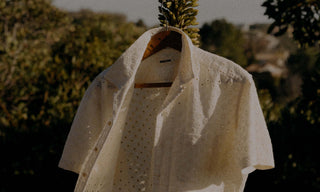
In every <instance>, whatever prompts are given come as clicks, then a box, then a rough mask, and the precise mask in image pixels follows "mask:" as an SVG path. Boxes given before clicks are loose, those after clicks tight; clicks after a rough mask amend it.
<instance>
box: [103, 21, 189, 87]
mask: <svg viewBox="0 0 320 192" xmlns="http://www.w3.org/2000/svg"><path fill="white" fill-rule="evenodd" d="M163 30H166V29H165V28H164V27H158V28H154V29H150V30H148V31H146V32H145V33H144V34H142V35H141V36H140V37H139V38H138V39H137V40H136V41H135V42H134V43H133V44H132V45H131V46H130V47H129V48H128V49H127V50H126V51H125V52H124V53H123V54H122V55H121V56H120V57H119V59H118V60H117V61H116V62H115V63H114V64H113V65H112V66H111V67H109V68H108V69H107V71H106V73H105V78H106V79H107V80H108V81H110V82H111V83H112V84H114V85H115V86H116V87H117V88H118V89H121V88H123V86H128V85H131V84H132V83H133V81H134V78H135V75H136V73H137V69H138V68H139V65H140V63H141V60H142V57H143V54H144V51H145V49H146V47H147V45H148V43H149V41H150V39H151V37H152V36H153V35H155V34H157V33H159V32H161V31H163ZM168 30H171V31H176V32H178V33H180V34H181V41H182V49H181V59H180V64H179V68H178V74H177V76H176V78H175V80H174V84H179V85H182V84H185V83H187V82H188V81H190V80H191V79H193V78H194V70H193V68H194V66H193V65H192V63H193V61H192V60H193V58H192V50H193V44H192V41H191V39H190V38H189V36H188V35H187V34H185V33H184V32H183V31H182V30H180V29H178V28H175V27H168Z"/></svg>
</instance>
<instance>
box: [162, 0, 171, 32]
mask: <svg viewBox="0 0 320 192" xmlns="http://www.w3.org/2000/svg"><path fill="white" fill-rule="evenodd" d="M163 10H164V7H163V0H162V1H161V13H162V15H163V16H164V18H165V19H166V31H168V25H169V21H168V18H167V16H166V14H165V13H164V11H163Z"/></svg>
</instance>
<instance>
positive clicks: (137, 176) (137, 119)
mask: <svg viewBox="0 0 320 192" xmlns="http://www.w3.org/2000/svg"><path fill="white" fill-rule="evenodd" d="M168 90H169V88H166V87H164V88H145V89H140V88H139V89H134V92H133V96H132V101H131V104H130V107H129V110H128V114H127V118H126V119H127V121H126V122H125V126H124V129H123V136H122V139H121V145H120V152H119V157H118V163H117V168H116V173H115V176H114V182H113V189H112V192H134V191H136V192H138V191H139V192H140V191H150V187H151V185H152V181H150V179H152V176H151V174H152V173H151V171H152V170H151V159H152V149H153V145H152V143H153V142H154V131H155V130H154V128H155V123H156V115H157V113H158V110H159V107H160V106H161V104H162V102H163V101H164V99H165V97H166V96H167V94H168Z"/></svg>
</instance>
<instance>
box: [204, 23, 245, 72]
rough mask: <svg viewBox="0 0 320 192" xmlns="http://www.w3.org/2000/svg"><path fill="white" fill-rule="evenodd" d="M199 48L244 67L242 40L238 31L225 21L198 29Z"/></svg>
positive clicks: (243, 42) (241, 35)
mask: <svg viewBox="0 0 320 192" xmlns="http://www.w3.org/2000/svg"><path fill="white" fill-rule="evenodd" d="M200 36H201V43H202V44H201V48H203V49H205V50H207V51H209V52H213V53H215V54H218V55H221V56H223V57H226V58H228V59H230V60H232V61H234V62H236V63H238V64H240V65H241V66H246V65H247V63H248V60H247V58H246V56H245V49H244V44H245V41H244V38H243V34H242V32H241V31H240V29H238V28H236V27H235V26H234V25H233V24H231V23H228V22H227V21H226V20H224V19H221V20H215V21H212V22H211V23H210V24H208V23H205V24H204V25H203V26H202V27H201V29H200Z"/></svg>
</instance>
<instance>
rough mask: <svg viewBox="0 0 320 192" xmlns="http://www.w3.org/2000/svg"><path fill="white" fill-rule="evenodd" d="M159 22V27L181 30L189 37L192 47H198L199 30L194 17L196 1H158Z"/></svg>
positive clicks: (196, 12) (196, 11)
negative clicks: (171, 27)
mask: <svg viewBox="0 0 320 192" xmlns="http://www.w3.org/2000/svg"><path fill="white" fill-rule="evenodd" d="M159 3H160V4H161V3H162V6H161V5H160V6H159V12H160V14H159V20H160V22H161V26H166V25H168V26H173V27H177V28H180V29H182V30H183V31H184V32H185V33H186V34H188V35H189V37H190V38H191V40H192V42H193V44H194V45H196V46H198V45H199V37H200V35H199V33H198V32H199V29H198V28H197V27H192V26H194V25H198V23H197V19H196V15H197V14H198V10H197V9H195V7H197V6H198V0H159Z"/></svg>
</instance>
